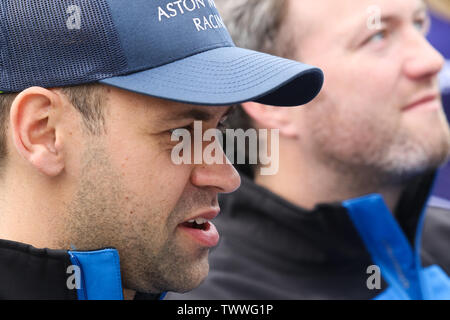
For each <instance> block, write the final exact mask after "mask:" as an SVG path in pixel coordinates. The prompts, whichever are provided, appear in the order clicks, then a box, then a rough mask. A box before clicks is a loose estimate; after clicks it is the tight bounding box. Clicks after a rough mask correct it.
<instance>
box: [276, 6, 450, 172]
mask: <svg viewBox="0 0 450 320" xmlns="http://www.w3.org/2000/svg"><path fill="white" fill-rule="evenodd" d="M373 5H375V7H374V6H373ZM377 10H379V13H380V14H381V20H380V22H381V24H380V25H379V29H378V30H377V29H373V27H376V22H377V21H376V20H377V17H376V13H377ZM371 27H372V28H371ZM427 29H428V19H427V16H426V9H425V7H424V4H423V2H422V1H420V0H376V1H373V0H343V1H334V0H319V1H299V0H291V1H290V3H289V13H288V18H287V21H286V27H285V29H284V32H288V31H291V30H296V31H295V32H296V36H295V38H296V40H297V44H298V55H297V57H296V58H298V59H301V60H302V61H305V62H307V63H310V64H313V65H317V66H319V67H321V68H322V69H323V70H324V73H325V85H324V88H323V90H322V92H321V94H320V95H319V97H318V98H317V99H315V100H314V101H313V102H312V103H310V105H308V106H306V107H304V108H299V111H298V113H297V115H298V128H299V131H300V134H301V135H302V136H303V139H302V141H301V143H302V144H303V147H304V148H306V149H308V150H309V151H311V152H312V153H313V154H314V155H315V156H316V159H322V160H323V161H326V162H327V163H328V164H335V165H336V167H338V168H344V169H345V168H352V170H355V169H356V168H357V167H358V166H359V167H361V169H363V170H364V172H369V170H370V169H372V170H373V172H375V173H377V174H379V173H383V174H386V175H387V177H389V179H391V178H392V177H398V178H405V177H408V176H410V175H413V174H416V173H420V172H422V171H423V170H425V169H427V168H430V167H433V166H436V165H439V164H441V163H442V161H444V159H445V158H446V156H447V154H448V151H449V148H450V146H449V143H450V137H449V129H448V124H447V122H446V119H445V116H444V113H443V110H442V106H441V101H440V96H439V92H438V80H437V73H438V72H439V70H440V69H441V67H442V65H443V59H442V57H441V56H440V55H439V54H438V53H437V52H436V51H435V50H434V49H433V48H432V47H431V46H430V45H429V44H428V43H427V42H426V39H425V33H426V31H427ZM291 32H292V31H291ZM424 98H425V99H426V102H424V103H421V104H419V105H416V106H415V108H406V107H407V106H409V105H411V104H412V103H414V102H417V101H419V100H421V99H424ZM355 172H356V170H355Z"/></svg>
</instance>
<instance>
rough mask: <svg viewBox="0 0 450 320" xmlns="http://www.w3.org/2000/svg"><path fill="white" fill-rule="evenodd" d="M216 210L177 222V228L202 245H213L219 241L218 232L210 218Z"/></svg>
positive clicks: (215, 213) (216, 212) (215, 214)
mask: <svg viewBox="0 0 450 320" xmlns="http://www.w3.org/2000/svg"><path fill="white" fill-rule="evenodd" d="M218 213H219V211H218V210H215V211H211V212H208V213H205V214H202V215H200V216H197V217H196V218H194V219H190V220H187V221H185V222H183V223H181V224H179V228H180V230H181V231H182V232H183V233H186V234H187V235H188V236H189V237H190V238H191V239H193V240H194V241H195V242H197V243H198V244H199V245H201V246H203V247H209V248H210V247H214V246H216V245H217V243H218V242H219V233H218V232H217V229H216V227H215V226H214V224H212V222H211V220H212V219H213V218H215V217H216V216H217V214H218Z"/></svg>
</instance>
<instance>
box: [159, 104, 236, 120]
mask: <svg viewBox="0 0 450 320" xmlns="http://www.w3.org/2000/svg"><path fill="white" fill-rule="evenodd" d="M211 108H214V107H211ZM234 109H235V107H229V108H228V109H227V111H226V112H224V114H223V115H222V116H221V118H223V117H226V116H228V115H229V114H230V113H232V112H233V111H234ZM214 118H216V114H215V113H212V112H208V111H205V110H199V109H190V110H186V111H182V112H179V113H176V114H170V116H168V117H167V120H168V121H179V120H186V119H192V120H197V121H210V120H213V119H214Z"/></svg>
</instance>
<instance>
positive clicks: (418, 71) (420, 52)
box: [404, 33, 445, 80]
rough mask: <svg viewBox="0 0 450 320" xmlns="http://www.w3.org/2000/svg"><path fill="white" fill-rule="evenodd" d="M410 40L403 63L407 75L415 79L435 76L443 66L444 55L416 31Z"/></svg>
mask: <svg viewBox="0 0 450 320" xmlns="http://www.w3.org/2000/svg"><path fill="white" fill-rule="evenodd" d="M410 41H411V45H410V46H409V47H408V50H409V52H408V53H407V54H408V57H407V60H406V62H405V65H404V68H405V73H406V74H407V76H408V77H410V78H412V79H415V80H420V79H427V78H431V77H434V76H437V74H438V73H439V72H440V71H441V70H442V68H443V66H444V62H445V60H444V57H443V56H442V55H441V54H440V53H439V52H438V51H437V50H436V49H434V48H433V47H432V46H431V44H430V43H428V41H427V40H426V39H425V38H424V37H423V36H422V35H420V34H417V33H416V34H415V35H414V36H413V37H412V38H411V40H410Z"/></svg>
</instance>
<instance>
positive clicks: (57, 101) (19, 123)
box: [10, 87, 64, 176]
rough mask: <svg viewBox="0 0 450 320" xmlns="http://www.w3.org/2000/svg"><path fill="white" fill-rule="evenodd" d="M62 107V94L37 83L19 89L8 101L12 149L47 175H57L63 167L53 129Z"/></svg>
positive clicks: (56, 137)
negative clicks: (10, 100)
mask: <svg viewBox="0 0 450 320" xmlns="http://www.w3.org/2000/svg"><path fill="white" fill-rule="evenodd" d="M61 110H62V99H61V97H60V96H59V95H58V94H57V93H55V92H53V91H51V90H48V89H44V88H40V87H32V88H28V89H26V90H24V91H22V92H21V93H19V94H18V96H17V97H16V99H15V100H14V102H13V103H12V105H11V112H10V131H11V133H12V141H13V146H14V149H15V150H16V151H17V152H18V153H19V154H20V156H21V157H22V158H23V159H24V160H25V161H27V162H28V163H29V164H31V165H32V166H33V167H34V168H36V169H37V170H39V171H40V172H41V173H43V174H45V175H48V176H57V175H58V174H60V173H61V172H62V170H63V168H64V159H63V154H62V152H61V150H60V147H59V141H58V140H57V139H58V136H57V134H56V129H55V123H57V121H55V120H56V119H57V118H58V117H59V115H60V113H61Z"/></svg>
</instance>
